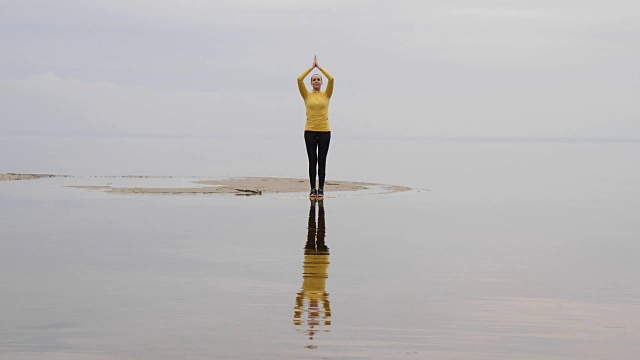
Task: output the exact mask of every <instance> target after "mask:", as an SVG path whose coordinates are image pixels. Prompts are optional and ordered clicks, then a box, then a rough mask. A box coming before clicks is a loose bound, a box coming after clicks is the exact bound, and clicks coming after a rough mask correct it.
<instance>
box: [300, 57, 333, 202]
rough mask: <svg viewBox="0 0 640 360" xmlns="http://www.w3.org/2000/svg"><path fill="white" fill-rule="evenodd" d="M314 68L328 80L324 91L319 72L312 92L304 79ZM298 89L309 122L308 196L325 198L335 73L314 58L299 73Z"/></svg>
mask: <svg viewBox="0 0 640 360" xmlns="http://www.w3.org/2000/svg"><path fill="white" fill-rule="evenodd" d="M313 68H318V70H320V72H322V73H323V74H324V76H326V77H327V79H329V82H328V83H327V88H326V89H325V91H321V90H320V89H321V88H322V76H320V74H313V75H311V87H312V88H313V91H311V92H309V91H308V90H307V87H306V86H305V85H304V78H305V77H306V76H307V75H309V73H310V72H311V70H313ZM298 90H300V95H302V99H304V105H305V106H306V108H307V122H306V124H305V126H304V143H305V145H306V146H307V156H308V157H309V182H310V183H311V192H310V193H309V197H311V198H314V197H319V198H322V197H324V177H325V168H326V165H327V154H328V153H329V142H330V141H331V130H330V128H329V99H331V95H332V94H333V76H331V74H329V72H328V71H327V70H325V69H324V68H323V67H321V66H320V65H318V59H317V58H316V57H315V56H314V57H313V65H311V67H310V68H308V69H307V70H305V71H304V72H303V73H302V74H300V76H298ZM316 164H317V165H318V178H319V180H320V184H319V186H318V188H317V190H316Z"/></svg>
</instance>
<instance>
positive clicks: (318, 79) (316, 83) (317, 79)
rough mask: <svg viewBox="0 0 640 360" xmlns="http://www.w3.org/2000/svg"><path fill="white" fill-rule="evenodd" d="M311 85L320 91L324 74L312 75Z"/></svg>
mask: <svg viewBox="0 0 640 360" xmlns="http://www.w3.org/2000/svg"><path fill="white" fill-rule="evenodd" d="M311 87H313V90H317V91H320V88H321V87H322V76H320V74H313V75H311Z"/></svg>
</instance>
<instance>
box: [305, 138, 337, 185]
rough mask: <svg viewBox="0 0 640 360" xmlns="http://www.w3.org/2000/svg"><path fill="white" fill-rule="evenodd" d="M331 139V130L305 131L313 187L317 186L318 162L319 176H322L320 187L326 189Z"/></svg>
mask: <svg viewBox="0 0 640 360" xmlns="http://www.w3.org/2000/svg"><path fill="white" fill-rule="evenodd" d="M330 141H331V131H305V132H304V143H305V144H306V145H307V156H308V157H309V182H310V183H311V188H312V189H315V188H316V164H318V178H320V187H319V189H324V174H325V168H326V166H327V153H329V142H330ZM316 149H317V150H318V151H317V153H316Z"/></svg>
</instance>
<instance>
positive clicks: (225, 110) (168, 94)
mask: <svg viewBox="0 0 640 360" xmlns="http://www.w3.org/2000/svg"><path fill="white" fill-rule="evenodd" d="M0 93H2V95H3V96H2V97H1V99H2V100H4V101H2V100H0V104H1V107H2V109H3V110H2V116H1V117H0V128H6V129H14V130H25V131H38V132H50V133H52V134H64V133H78V132H80V133H103V134H110V133H128V134H162V135H196V136H197V135H221V134H242V133H252V134H253V133H273V131H274V130H275V131H277V130H278V129H286V125H287V124H286V120H287V119H286V117H283V116H279V117H276V116H274V115H273V113H274V112H276V111H277V112H279V111H280V110H281V108H283V107H287V106H289V107H291V106H292V105H293V104H292V103H285V102H283V101H281V99H278V98H273V97H269V96H262V97H256V96H251V95H248V94H234V93H214V92H188V91H175V90H173V91H172V90H164V91H160V90H157V89H149V88H144V87H137V86H124V85H119V84H115V83H111V82H86V81H79V80H76V79H71V78H63V77H60V76H58V75H57V74H55V73H52V72H48V73H43V74H38V75H34V76H32V77H30V78H28V79H24V80H14V81H5V82H2V83H0ZM298 110H299V109H298ZM291 112H293V111H291ZM271 118H279V119H280V122H279V123H273V122H268V121H261V120H263V119H271Z"/></svg>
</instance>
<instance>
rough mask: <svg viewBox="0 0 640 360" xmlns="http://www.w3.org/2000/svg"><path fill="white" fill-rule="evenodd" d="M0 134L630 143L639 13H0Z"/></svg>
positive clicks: (535, 0)
mask: <svg viewBox="0 0 640 360" xmlns="http://www.w3.org/2000/svg"><path fill="white" fill-rule="evenodd" d="M0 54H1V56H0V131H2V132H3V133H5V134H19V133H31V132H38V133H41V134H52V135H59V134H114V133H127V134H163V135H238V134H253V135H260V134H267V135H278V134H283V135H290V134H300V133H301V132H302V130H303V127H304V105H303V102H302V99H301V98H300V96H299V94H298V91H297V87H296V77H297V76H298V75H299V74H300V73H301V72H302V71H303V70H305V69H306V68H307V67H308V66H310V65H311V63H312V60H313V55H314V54H317V55H318V59H319V63H320V64H321V65H322V66H324V67H325V68H326V69H327V70H329V71H330V72H331V73H332V74H333V75H334V76H335V78H336V85H335V92H334V96H333V98H332V101H331V106H330V112H329V116H330V121H331V125H332V130H333V131H334V132H341V133H342V134H346V135H365V136H386V135H391V136H481V137H485V136H518V137H540V136H550V137H625V138H628V137H640V105H639V104H640V101H639V100H640V71H639V70H638V65H637V64H639V63H640V3H638V2H637V1H578V0H570V1H566V0H554V1H547V0H522V1H520V0H510V1H505V0H502V1H498V0H494V1H483V0H461V1H450V0H449V1H402V0H396V1H374V0H370V1H345V0H341V1H338V0H335V1H334V0H327V1H297V0H273V1H265V0H250V1H242V0H182V1H175V0H153V1H152V0H77V1H71V0H57V1H44V0H42V1H38V0H15V1H13V0H9V1H6V0H5V1H3V0H0Z"/></svg>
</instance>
